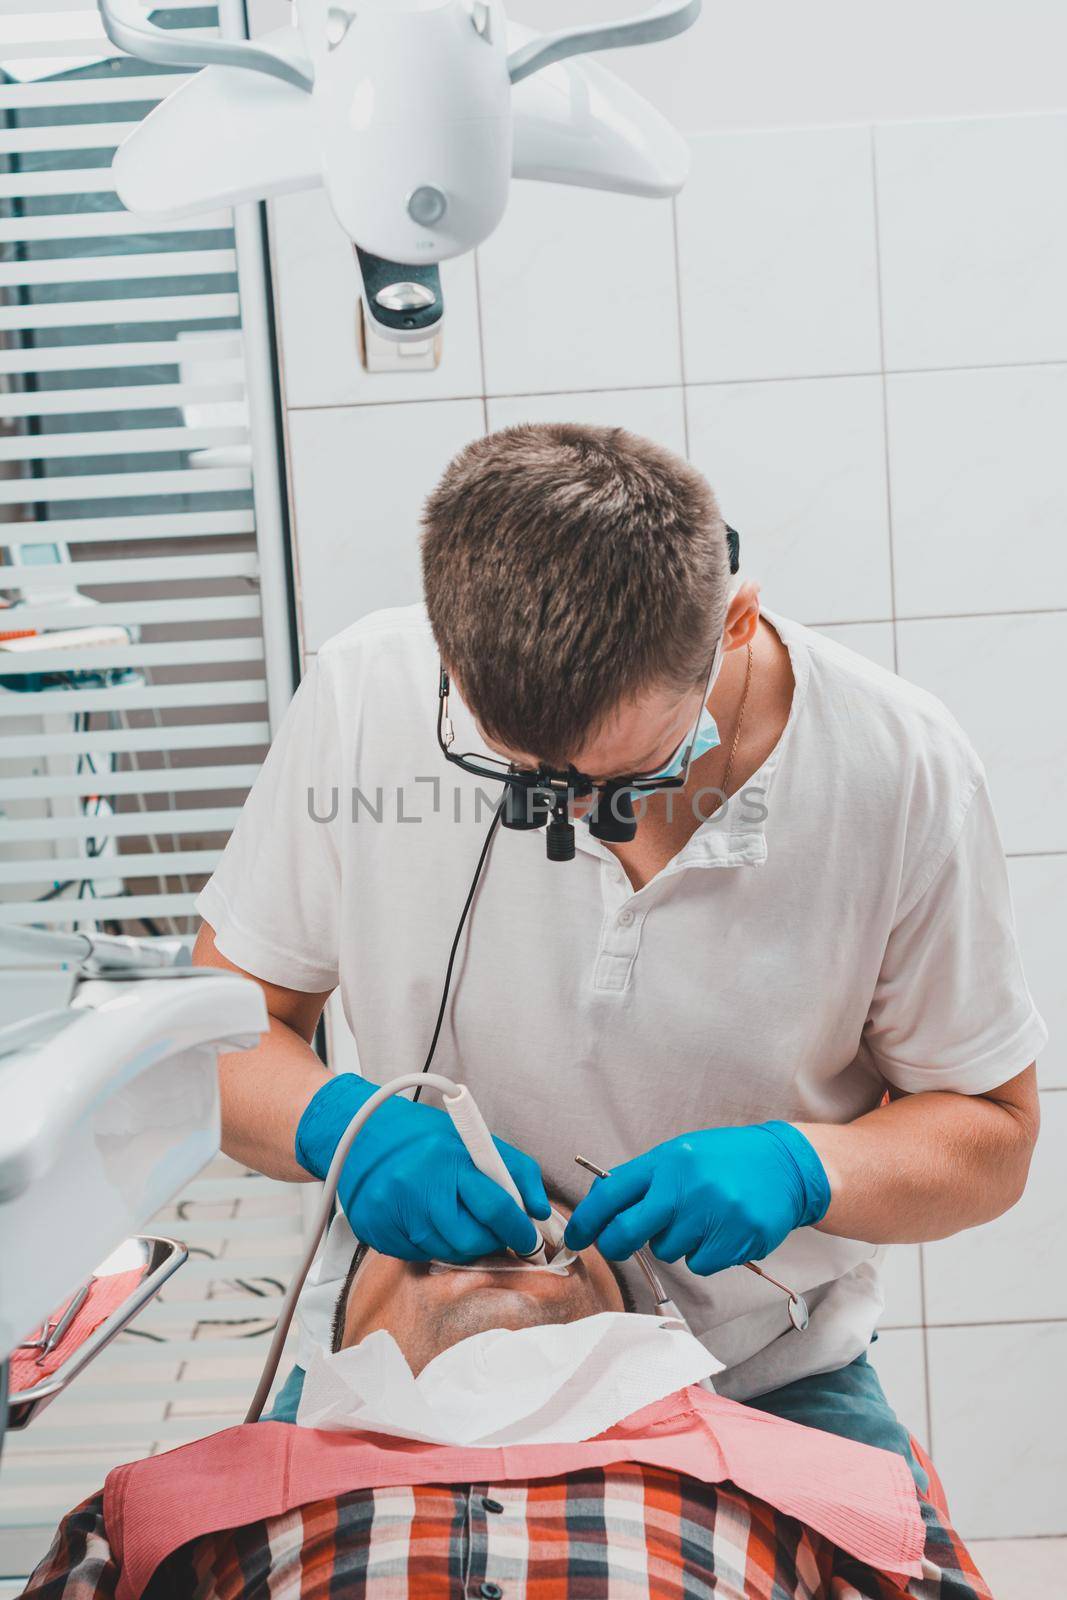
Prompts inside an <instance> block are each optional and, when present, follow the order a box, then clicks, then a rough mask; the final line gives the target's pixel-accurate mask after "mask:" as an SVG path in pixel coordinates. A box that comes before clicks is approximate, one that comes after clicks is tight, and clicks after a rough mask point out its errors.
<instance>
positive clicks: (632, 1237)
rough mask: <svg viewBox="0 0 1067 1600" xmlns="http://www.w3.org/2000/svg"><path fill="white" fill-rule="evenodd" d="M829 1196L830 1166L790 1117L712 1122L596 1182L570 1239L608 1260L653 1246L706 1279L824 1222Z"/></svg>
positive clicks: (574, 1246) (570, 1244)
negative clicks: (733, 1124) (735, 1124)
mask: <svg viewBox="0 0 1067 1600" xmlns="http://www.w3.org/2000/svg"><path fill="white" fill-rule="evenodd" d="M830 1199H831V1194H830V1181H829V1179H828V1177H827V1175H826V1170H825V1168H824V1167H823V1164H822V1162H821V1161H820V1159H819V1157H818V1155H817V1154H816V1153H815V1149H814V1147H813V1146H812V1144H811V1143H810V1142H809V1141H808V1139H806V1138H805V1136H804V1134H802V1133H801V1132H800V1130H799V1128H794V1127H793V1125H792V1124H791V1123H788V1122H762V1123H758V1124H757V1125H755V1126H753V1127H747V1128H705V1129H701V1130H700V1131H698V1132H696V1133H686V1134H682V1135H681V1136H680V1137H679V1138H676V1139H668V1140H667V1141H666V1142H665V1143H664V1144H658V1145H656V1147H655V1149H653V1150H648V1151H646V1152H645V1154H644V1155H641V1156H637V1157H635V1159H634V1160H633V1161H625V1162H623V1163H622V1165H621V1166H618V1167H615V1168H614V1170H613V1171H612V1172H611V1174H610V1175H609V1176H608V1177H606V1178H597V1180H596V1182H595V1183H594V1184H593V1186H592V1188H591V1189H590V1191H589V1193H588V1194H587V1195H586V1197H585V1199H584V1200H582V1201H581V1203H580V1204H579V1205H577V1206H575V1208H574V1211H573V1213H572V1215H571V1219H570V1221H569V1222H568V1224H567V1231H566V1233H565V1234H564V1236H563V1242H564V1244H565V1245H566V1246H567V1248H568V1249H569V1250H584V1249H586V1248H587V1247H588V1246H589V1245H591V1244H592V1243H594V1241H595V1242H596V1244H597V1245H598V1246H599V1249H600V1252H601V1254H602V1255H605V1256H607V1258H608V1259H609V1260H610V1261H623V1260H625V1258H626V1257H627V1256H631V1255H633V1253H634V1251H635V1250H639V1249H640V1248H641V1246H642V1245H645V1244H648V1245H650V1246H651V1249H652V1253H653V1255H655V1256H658V1257H659V1259H660V1260H661V1261H678V1260H680V1259H681V1257H682V1256H684V1257H685V1261H686V1265H687V1266H688V1267H689V1269H690V1271H691V1272H695V1273H698V1274H699V1275H700V1276H702V1277H707V1276H709V1275H710V1274H711V1273H713V1272H721V1271H722V1270H723V1268H724V1267H733V1266H737V1265H738V1263H740V1262H742V1261H761V1260H762V1259H763V1257H764V1256H769V1255H770V1253H771V1251H772V1250H776V1249H777V1248H778V1246H779V1245H780V1244H781V1242H782V1240H783V1239H784V1238H785V1237H786V1236H787V1234H790V1233H792V1231H793V1229H794V1228H803V1227H808V1226H810V1225H811V1224H813V1223H816V1222H819V1221H820V1220H821V1219H822V1218H823V1217H824V1216H825V1215H826V1211H827V1209H828V1207H829V1205H830Z"/></svg>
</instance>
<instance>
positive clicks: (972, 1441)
mask: <svg viewBox="0 0 1067 1600" xmlns="http://www.w3.org/2000/svg"><path fill="white" fill-rule="evenodd" d="M926 1337H927V1341H928V1344H927V1348H928V1354H929V1361H930V1383H931V1389H930V1395H931V1413H932V1415H931V1434H932V1441H933V1450H932V1455H933V1459H934V1462H935V1463H936V1466H937V1470H938V1472H939V1473H940V1475H941V1477H942V1479H943V1481H944V1484H945V1488H946V1490H947V1493H948V1500H949V1508H950V1510H951V1512H952V1520H953V1523H954V1524H955V1526H956V1527H957V1528H958V1529H959V1531H960V1532H961V1533H962V1535H963V1537H964V1538H965V1539H967V1538H972V1539H1007V1538H1011V1539H1019V1538H1027V1537H1032V1536H1035V1535H1046V1534H1048V1535H1062V1534H1064V1533H1067V1498H1065V1496H1064V1493H1063V1483H1064V1475H1063V1374H1064V1372H1065V1371H1067V1322H1030V1323H1010V1324H1001V1325H999V1326H997V1327H987V1328H933V1329H931V1330H930V1332H929V1333H928V1334H927V1336H926ZM875 1348H877V1346H876V1347H875ZM1042 1600H1044V1597H1042Z"/></svg>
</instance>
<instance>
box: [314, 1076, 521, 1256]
mask: <svg viewBox="0 0 1067 1600" xmlns="http://www.w3.org/2000/svg"><path fill="white" fill-rule="evenodd" d="M376 1087H377V1085H376V1084H373V1083H368V1082H367V1081H366V1080H365V1079H364V1078H361V1077H358V1076H357V1075H356V1074H355V1073H351V1072H346V1073H341V1074H339V1075H338V1076H337V1077H335V1078H331V1079H330V1081H329V1083H326V1084H323V1086H322V1088H321V1089H319V1090H318V1092H317V1093H316V1094H315V1095H314V1096H313V1097H312V1099H311V1102H310V1103H309V1105H308V1106H307V1108H306V1110H305V1111H304V1114H303V1116H302V1117H301V1119H300V1122H299V1124H298V1126H297V1130H296V1159H297V1160H298V1161H299V1163H300V1165H301V1166H302V1167H304V1168H305V1170H306V1171H308V1172H311V1173H313V1174H314V1175H315V1177H317V1178H324V1177H325V1176H326V1172H327V1170H328V1168H329V1165H330V1162H331V1160H332V1159H333V1153H334V1151H335V1150H336V1148H337V1145H338V1142H339V1141H340V1138H341V1135H342V1134H343V1133H344V1131H345V1129H346V1127H347V1126H348V1124H349V1122H350V1121H351V1120H352V1118H353V1117H354V1116H355V1114H356V1112H357V1111H358V1110H359V1108H360V1106H361V1105H362V1104H363V1103H364V1101H366V1100H369V1099H370V1097H371V1095H372V1094H373V1093H374V1091H375V1089H376ZM494 1142H495V1144H496V1147H497V1149H498V1150H499V1151H500V1154H501V1155H502V1156H503V1158H504V1163H505V1165H506V1166H507V1169H508V1171H509V1172H510V1173H511V1176H512V1177H513V1178H514V1180H515V1184H516V1186H517V1188H518V1191H519V1193H520V1194H521V1195H522V1199H523V1204H524V1205H525V1207H526V1210H527V1212H529V1216H527V1215H526V1214H525V1213H524V1212H522V1211H520V1210H519V1207H518V1206H517V1205H516V1204H515V1202H514V1200H512V1199H511V1197H510V1195H507V1194H505V1192H504V1190H503V1189H501V1188H500V1186H499V1184H496V1183H494V1182H493V1181H492V1179H491V1178H487V1177H485V1175H484V1174H483V1173H481V1172H479V1171H478V1170H477V1168H476V1167H475V1165H474V1163H473V1162H472V1161H471V1158H470V1156H469V1155H468V1154H467V1151H466V1149H465V1148H464V1145H463V1141H462V1140H461V1139H460V1137H459V1134H458V1133H457V1132H456V1130H455V1128H454V1127H453V1125H452V1120H451V1118H450V1117H449V1116H448V1114H447V1112H444V1111H440V1110H438V1108H437V1107H436V1106H429V1105H423V1104H422V1103H421V1102H419V1103H415V1104H413V1103H412V1102H411V1101H410V1100H408V1099H406V1098H402V1097H401V1096H399V1095H394V1096H393V1098H392V1099H391V1100H387V1101H386V1103H385V1104H384V1105H382V1106H379V1108H378V1110H377V1111H375V1112H374V1113H373V1114H372V1116H371V1118H370V1120H369V1121H368V1122H367V1123H366V1125H365V1126H364V1127H363V1128H362V1129H361V1130H360V1132H359V1134H358V1135H357V1137H356V1142H355V1144H354V1145H353V1146H352V1149H351V1150H350V1151H349V1154H348V1159H347V1160H346V1162H345V1164H344V1168H343V1169H342V1172H341V1182H340V1184H339V1185H338V1189H337V1196H338V1199H339V1200H340V1202H341V1205H342V1206H343V1207H344V1212H345V1215H346V1216H347V1218H348V1220H349V1222H350V1223H351V1225H352V1231H353V1233H354V1234H355V1235H356V1238H357V1239H361V1240H363V1241H364V1242H365V1243H366V1244H369V1245H370V1246H371V1247H372V1248H373V1249H375V1250H377V1251H379V1252H380V1253H381V1254H382V1255H387V1256H399V1257H400V1258H401V1259H402V1260H404V1261H431V1260H434V1259H435V1258H436V1259H438V1260H442V1261H472V1260H474V1259H475V1258H476V1257H478V1256H485V1255H492V1254H494V1253H496V1252H498V1251H502V1250H516V1251H518V1253H519V1254H520V1255H527V1254H529V1253H530V1252H531V1251H533V1250H535V1249H536V1248H537V1245H538V1244H539V1242H540V1239H539V1236H538V1233H537V1229H536V1228H535V1227H534V1225H533V1223H532V1222H531V1220H530V1217H538V1218H540V1219H542V1220H543V1219H545V1218H547V1217H548V1216H549V1215H550V1214H551V1209H552V1208H551V1206H550V1205H549V1203H548V1196H547V1195H546V1193H545V1186H544V1182H543V1180H542V1178H541V1169H540V1168H539V1167H538V1165H537V1163H536V1161H534V1160H532V1159H531V1158H530V1157H529V1156H528V1155H524V1154H523V1152H522V1151H521V1150H516V1149H515V1147H514V1146H513V1145H510V1144H506V1143H505V1142H504V1140H503V1139H497V1140H495V1141H494Z"/></svg>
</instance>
